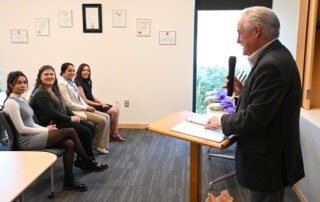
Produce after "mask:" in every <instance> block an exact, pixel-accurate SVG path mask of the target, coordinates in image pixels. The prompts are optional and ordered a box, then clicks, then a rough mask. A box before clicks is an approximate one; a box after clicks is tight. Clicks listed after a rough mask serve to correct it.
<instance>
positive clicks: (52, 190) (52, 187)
mask: <svg viewBox="0 0 320 202" xmlns="http://www.w3.org/2000/svg"><path fill="white" fill-rule="evenodd" d="M50 173H51V192H50V193H49V194H48V198H49V199H53V197H54V175H53V165H51V167H50Z"/></svg>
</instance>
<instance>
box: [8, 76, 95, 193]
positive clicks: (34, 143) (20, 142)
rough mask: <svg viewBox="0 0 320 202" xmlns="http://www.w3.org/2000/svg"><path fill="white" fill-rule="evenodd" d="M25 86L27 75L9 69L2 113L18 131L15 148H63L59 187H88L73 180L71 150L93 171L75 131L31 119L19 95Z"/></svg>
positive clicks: (92, 165) (29, 111)
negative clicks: (60, 185)
mask: <svg viewBox="0 0 320 202" xmlns="http://www.w3.org/2000/svg"><path fill="white" fill-rule="evenodd" d="M27 87H28V79H27V77H26V76H25V75H24V74H23V73H22V72H20V71H14V72H10V73H9V75H8V78H7V91H6V93H7V96H8V97H7V100H6V101H5V107H4V110H5V112H6V113H7V114H8V115H9V117H10V118H11V120H12V122H13V124H14V126H15V127H16V129H17V131H18V132H19V134H18V136H17V141H16V144H17V147H18V148H19V149H20V150H32V149H49V148H54V147H59V148H62V149H64V150H65V151H64V153H63V164H64V171H65V176H64V185H63V189H65V190H73V191H86V190H88V188H87V186H86V185H85V184H80V183H78V182H77V181H75V180H74V176H73V157H74V151H75V152H76V153H77V154H78V155H79V156H81V158H82V159H83V164H82V166H83V168H85V169H87V170H94V164H92V161H91V160H90V158H89V157H88V156H87V154H86V153H85V151H84V149H83V147H82V145H81V142H80V140H79V138H78V136H77V133H76V131H75V130H74V129H72V128H64V129H57V128H56V125H52V124H50V125H49V124H48V125H47V127H42V126H40V125H37V124H36V123H34V121H33V118H32V117H33V110H32V108H31V107H30V106H29V105H28V103H27V101H26V100H25V98H24V97H23V94H24V93H25V92H26V90H27Z"/></svg>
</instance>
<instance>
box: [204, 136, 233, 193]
mask: <svg viewBox="0 0 320 202" xmlns="http://www.w3.org/2000/svg"><path fill="white" fill-rule="evenodd" d="M229 138H230V139H232V141H231V143H230V145H229V146H231V145H232V144H233V143H234V142H236V140H237V136H235V135H232V136H229ZM229 146H228V147H229ZM210 148H211V147H208V153H209V160H210V159H211V157H217V158H223V159H230V160H234V155H233V156H231V155H225V154H217V153H210ZM236 174H237V172H236V171H235V170H233V171H231V172H229V173H227V174H225V175H223V176H221V177H218V178H217V179H215V180H212V181H211V182H210V183H209V190H212V185H214V184H216V183H218V182H220V181H222V180H225V179H227V178H230V177H232V176H234V175H236Z"/></svg>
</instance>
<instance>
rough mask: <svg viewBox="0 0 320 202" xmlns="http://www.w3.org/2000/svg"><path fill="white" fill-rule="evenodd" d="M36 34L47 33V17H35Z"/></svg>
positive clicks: (44, 34)
mask: <svg viewBox="0 0 320 202" xmlns="http://www.w3.org/2000/svg"><path fill="white" fill-rule="evenodd" d="M36 35H37V36H48V35H49V18H36Z"/></svg>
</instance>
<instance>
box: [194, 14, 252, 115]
mask: <svg viewBox="0 0 320 202" xmlns="http://www.w3.org/2000/svg"><path fill="white" fill-rule="evenodd" d="M240 17H241V11H234V10H233V11H230V10H228V11H198V21H197V28H198V29H197V55H196V58H197V61H196V63H197V67H196V68H197V78H196V95H195V96H196V99H195V101H196V103H195V105H196V112H197V113H206V112H207V104H206V102H205V93H206V92H207V91H212V90H214V89H219V88H221V87H222V86H223V85H224V83H225V77H226V75H227V74H228V69H229V68H228V60H229V56H236V57H237V64H236V71H235V74H237V72H238V71H240V70H244V71H245V73H246V74H248V73H249V71H250V65H249V63H248V60H247V56H243V55H242V47H241V46H240V45H239V44H237V36H238V33H237V23H238V20H239V19H240Z"/></svg>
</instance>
